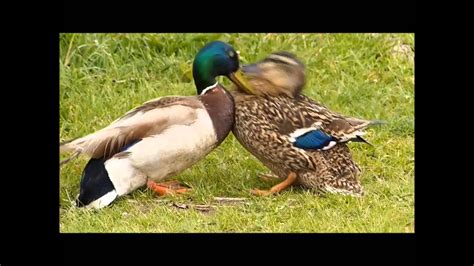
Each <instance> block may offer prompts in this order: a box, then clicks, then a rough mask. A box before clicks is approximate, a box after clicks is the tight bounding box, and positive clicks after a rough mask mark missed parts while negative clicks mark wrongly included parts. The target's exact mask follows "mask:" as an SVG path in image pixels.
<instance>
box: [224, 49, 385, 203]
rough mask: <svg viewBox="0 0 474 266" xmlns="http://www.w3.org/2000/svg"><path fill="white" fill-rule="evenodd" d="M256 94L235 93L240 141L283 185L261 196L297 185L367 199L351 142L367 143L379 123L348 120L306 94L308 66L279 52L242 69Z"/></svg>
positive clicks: (239, 91)
mask: <svg viewBox="0 0 474 266" xmlns="http://www.w3.org/2000/svg"><path fill="white" fill-rule="evenodd" d="M242 69H243V72H244V73H245V75H246V77H247V78H248V79H249V82H250V85H251V87H247V88H245V89H246V90H248V88H250V89H251V90H252V91H251V93H250V94H249V93H246V92H245V91H242V90H241V88H237V90H235V91H232V94H233V96H234V100H235V108H236V110H235V124H234V127H233V129H232V132H233V134H234V135H235V137H236V138H237V139H238V141H239V142H240V143H241V144H242V145H243V146H244V147H245V148H246V149H247V150H248V151H249V152H250V153H252V154H253V155H254V156H256V157H257V158H258V159H259V160H260V161H261V162H262V163H263V164H264V165H265V166H267V167H268V168H269V169H270V170H271V171H272V172H273V173H274V174H275V175H276V177H277V178H279V179H283V180H284V181H283V182H281V183H279V184H277V185H276V186H274V187H272V188H271V189H270V190H268V191H264V190H258V189H255V190H252V192H253V193H254V194H257V195H268V194H272V193H276V192H279V191H281V190H283V189H285V188H287V187H288V186H290V185H292V184H298V185H301V186H303V187H306V188H311V189H315V190H317V191H319V192H334V193H342V194H348V195H354V196H360V195H363V188H362V186H361V184H360V182H359V180H358V177H359V175H360V169H359V167H358V166H357V165H356V163H355V162H354V161H353V159H352V156H351V153H350V151H349V148H348V147H347V145H346V143H347V142H348V141H363V142H365V140H363V139H362V138H361V136H362V135H363V134H364V132H363V131H362V130H364V129H365V128H367V127H368V126H370V125H373V124H376V123H378V122H375V121H366V120H361V119H356V118H350V117H345V116H343V115H340V114H338V113H335V112H332V111H330V110H329V109H327V108H326V107H325V106H323V105H321V104H319V103H317V102H315V101H313V100H311V99H310V98H308V97H306V96H304V95H302V94H301V90H302V89H303V86H304V84H305V67H304V65H303V64H302V63H301V62H300V61H299V60H298V59H297V58H296V57H295V56H294V55H292V54H290V53H287V52H280V53H274V54H271V55H270V56H268V57H267V58H265V59H264V60H263V61H261V62H259V63H256V64H252V65H245V66H243V68H242Z"/></svg>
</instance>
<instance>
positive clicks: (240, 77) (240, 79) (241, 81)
mask: <svg viewBox="0 0 474 266" xmlns="http://www.w3.org/2000/svg"><path fill="white" fill-rule="evenodd" d="M229 79H230V80H232V82H234V83H235V85H237V86H239V87H240V88H241V89H243V90H244V91H245V92H246V93H248V94H253V88H252V86H251V85H250V83H249V81H248V80H247V78H246V77H245V74H244V73H243V72H242V70H241V69H239V70H237V71H235V72H234V73H232V74H230V75H229Z"/></svg>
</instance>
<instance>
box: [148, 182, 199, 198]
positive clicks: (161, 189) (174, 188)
mask: <svg viewBox="0 0 474 266" xmlns="http://www.w3.org/2000/svg"><path fill="white" fill-rule="evenodd" d="M146 185H147V187H148V188H149V189H151V190H153V191H154V192H155V193H157V194H158V195H160V196H164V195H175V194H185V193H188V192H189V191H190V190H191V188H189V187H185V186H182V185H181V184H180V183H179V182H178V181H176V180H172V181H167V182H162V183H156V182H155V181H153V180H151V179H148V181H147V183H146Z"/></svg>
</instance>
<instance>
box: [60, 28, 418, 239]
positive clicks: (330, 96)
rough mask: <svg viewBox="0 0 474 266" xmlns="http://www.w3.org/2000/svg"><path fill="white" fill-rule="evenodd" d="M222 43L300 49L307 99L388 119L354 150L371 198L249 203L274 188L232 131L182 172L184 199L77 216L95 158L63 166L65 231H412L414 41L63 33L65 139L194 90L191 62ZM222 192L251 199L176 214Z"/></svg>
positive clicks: (145, 195) (144, 194) (259, 50)
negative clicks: (257, 192)
mask: <svg viewBox="0 0 474 266" xmlns="http://www.w3.org/2000/svg"><path fill="white" fill-rule="evenodd" d="M217 39H219V40H223V41H226V42H228V43H230V44H231V45H233V46H234V48H235V49H236V50H239V51H240V55H241V61H243V63H250V62H255V61H257V60H260V59H262V58H263V57H264V56H266V55H267V54H268V53H270V52H274V51H279V50H287V51H291V52H293V53H295V54H297V55H298V57H300V58H301V59H302V61H303V62H304V63H305V64H306V66H307V84H306V89H305V91H304V93H305V94H306V95H308V96H310V97H312V98H313V99H316V100H318V101H320V102H322V103H323V104H325V105H326V106H328V107H330V108H331V109H332V110H335V111H338V112H340V113H343V114H346V115H351V116H355V117H360V118H366V119H381V120H386V121H388V122H389V124H387V125H384V126H382V127H377V128H374V129H371V130H369V133H368V135H367V139H368V140H369V141H370V142H371V143H372V144H373V145H374V146H373V147H371V146H368V145H363V144H358V143H354V144H350V147H351V150H352V152H353V155H354V158H355V160H356V161H357V162H358V163H359V165H360V166H361V168H362V170H363V174H362V177H361V178H362V184H363V185H364V187H365V190H366V192H367V195H366V196H364V197H362V198H351V197H346V196H341V195H328V196H325V197H319V196H316V195H314V194H312V193H310V192H308V191H304V190H300V189H296V188H291V189H289V190H287V191H284V192H282V193H281V194H279V195H276V196H272V197H267V198H260V197H253V196H250V193H249V190H250V189H251V188H254V187H258V188H268V187H270V186H271V185H272V184H268V183H264V182H262V181H260V180H259V179H258V178H257V177H256V175H257V174H258V173H261V172H267V169H266V168H265V167H264V166H263V165H262V164H261V163H260V162H259V161H257V160H256V159H255V158H254V157H253V156H252V155H251V154H250V153H248V152H247V151H246V150H245V149H244V148H243V147H241V146H240V144H239V143H238V141H237V140H236V139H235V138H234V137H233V136H232V134H230V135H229V136H228V138H227V139H226V140H225V141H224V142H223V144H222V145H220V146H219V147H218V148H216V149H215V150H214V151H213V152H212V153H211V154H210V155H209V156H207V157H206V158H205V159H204V160H202V161H201V162H199V163H198V164H196V165H194V166H193V167H192V168H190V169H188V170H186V171H184V172H183V173H182V174H180V175H179V176H178V177H177V179H178V180H181V181H183V182H185V183H187V184H189V185H190V186H192V187H193V189H194V191H193V193H192V194H190V195H189V196H187V197H166V198H158V197H156V196H155V195H154V194H152V193H151V192H150V191H148V190H146V189H142V190H138V191H135V192H134V193H132V194H130V195H127V196H125V197H122V198H120V199H119V200H117V201H116V202H115V203H114V204H113V205H111V206H110V207H107V208H104V209H101V210H99V211H95V210H85V209H77V208H75V207H73V206H72V204H71V201H72V200H73V199H74V198H75V196H76V195H77V194H78V192H79V182H80V175H81V171H82V169H83V167H84V166H85V164H86V162H87V158H79V159H76V160H74V161H72V162H70V163H69V164H67V165H65V166H62V168H61V171H60V173H61V174H60V210H59V211H60V232H413V231H414V35H413V34H61V35H60V58H59V64H60V136H61V140H66V139H70V138H75V137H78V136H83V135H86V134H88V133H91V132H94V131H95V130H98V129H100V128H102V127H104V126H107V125H108V124H109V123H110V122H112V121H113V120H115V119H116V118H117V117H119V116H120V115H122V114H123V113H125V112H126V111H128V110H129V109H131V108H133V107H135V106H137V105H139V104H141V103H142V102H144V101H147V100H149V99H152V98H156V97H160V96H166V95H195V94H196V91H195V87H194V83H193V81H192V75H191V63H192V60H193V57H194V55H195V54H196V52H197V51H198V49H199V48H200V47H202V46H203V45H204V44H205V43H207V42H208V41H212V40H217ZM220 80H221V82H222V83H223V84H225V85H229V84H230V82H229V81H228V80H226V79H224V78H222V79H220ZM62 158H64V156H62ZM216 196H221V197H247V198H248V200H247V203H246V204H237V205H222V204H216V206H217V207H216V208H215V209H213V210H212V211H208V212H205V211H200V210H197V209H193V208H188V209H182V208H178V207H176V206H180V204H186V205H192V204H215V203H213V202H212V200H213V197H216Z"/></svg>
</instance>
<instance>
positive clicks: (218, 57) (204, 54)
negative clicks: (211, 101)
mask: <svg viewBox="0 0 474 266" xmlns="http://www.w3.org/2000/svg"><path fill="white" fill-rule="evenodd" d="M218 76H226V77H228V78H229V79H230V80H231V81H232V82H234V83H235V85H237V86H239V87H242V88H244V89H248V88H249V86H250V85H249V84H248V82H247V80H246V79H245V78H244V76H243V75H242V72H241V71H240V64H239V55H238V54H237V52H236V51H235V50H234V48H232V46H230V45H229V44H227V43H224V42H221V41H214V42H210V43H208V44H207V45H206V46H204V47H203V48H202V49H201V50H200V51H199V52H198V53H197V55H196V57H195V58H194V63H193V77H194V83H195V84H196V89H197V93H198V94H201V93H202V92H203V91H204V90H205V89H206V88H208V87H210V86H213V85H215V84H216V83H217V80H216V77H218Z"/></svg>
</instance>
